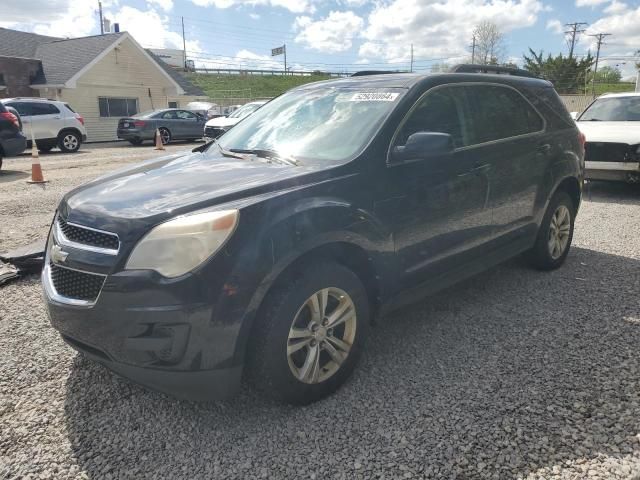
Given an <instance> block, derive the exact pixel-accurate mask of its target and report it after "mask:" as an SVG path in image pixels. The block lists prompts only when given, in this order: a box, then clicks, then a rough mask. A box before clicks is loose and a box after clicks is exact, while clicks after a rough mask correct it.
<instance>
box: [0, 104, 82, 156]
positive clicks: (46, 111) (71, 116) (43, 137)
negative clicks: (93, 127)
mask: <svg viewBox="0 0 640 480" xmlns="http://www.w3.org/2000/svg"><path fill="white" fill-rule="evenodd" d="M1 101H2V103H3V104H4V105H5V106H7V107H13V108H15V109H16V110H17V111H18V113H19V114H20V118H21V119H22V130H23V132H24V135H25V136H26V137H27V141H28V143H29V146H30V145H31V138H32V137H31V129H33V134H34V136H35V139H36V145H37V146H38V150H40V151H42V152H48V151H49V150H51V149H52V148H54V147H59V148H60V150H61V151H62V152H64V153H73V152H77V151H78V149H79V148H80V145H81V144H82V142H84V141H86V139H87V129H86V128H85V127H84V119H83V118H82V116H81V115H79V114H78V113H76V112H74V111H73V109H72V108H71V107H70V106H69V104H68V103H64V102H59V101H56V100H47V99H46V98H37V97H35V98H26V97H20V98H4V99H2V100H1Z"/></svg>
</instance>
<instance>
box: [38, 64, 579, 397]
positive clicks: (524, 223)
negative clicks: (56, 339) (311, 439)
mask: <svg viewBox="0 0 640 480" xmlns="http://www.w3.org/2000/svg"><path fill="white" fill-rule="evenodd" d="M583 154H584V150H583V136H582V135H581V134H580V133H579V131H578V129H577V127H576V125H575V123H574V122H573V120H572V119H571V117H570V116H569V113H568V112H567V111H566V109H565V108H564V106H563V104H562V102H561V101H560V98H559V97H558V95H557V94H556V92H555V91H554V89H553V87H552V85H551V84H550V83H549V82H547V81H543V80H538V79H532V78H524V77H517V76H515V75H514V76H510V75H504V74H501V75H488V74H459V73H448V74H439V75H414V74H394V75H378V76H359V77H352V78H346V79H339V80H332V81H327V82H318V83H312V84H308V85H305V86H301V87H298V88H295V89H293V90H291V91H289V92H288V93H285V94H283V95H281V96H279V97H277V98H276V99H274V100H272V101H271V102H270V103H268V104H267V105H265V106H264V107H262V108H261V109H259V110H258V111H256V112H255V113H254V114H253V115H251V116H250V117H247V118H246V119H245V120H243V121H242V122H241V123H239V124H238V125H237V126H236V127H235V128H233V129H232V130H230V131H229V132H227V133H226V134H225V135H224V136H223V137H221V138H220V139H219V140H218V141H217V142H210V143H207V144H205V145H201V146H200V147H197V148H196V149H194V150H193V152H189V153H187V154H182V155H174V156H170V157H166V158H163V159H158V160H154V161H151V162H147V163H143V164H140V165H136V166H132V167H130V168H129V169H125V170H122V171H119V172H116V173H113V174H111V175H108V176H105V177H102V178H101V179H98V180H95V181H93V182H91V183H89V184H87V185H84V186H81V187H79V188H77V189H75V190H73V191H72V192H70V193H68V194H67V195H66V196H65V197H64V198H63V199H62V201H61V203H60V205H59V207H58V210H57V213H56V216H55V220H54V223H53V226H52V229H51V234H50V236H49V239H48V244H47V249H46V261H45V268H44V272H43V275H42V279H43V285H44V290H45V292H46V299H47V302H46V303H47V308H48V311H49V315H50V318H51V322H52V324H53V326H54V327H55V328H56V329H58V330H59V331H60V333H61V334H62V338H64V340H66V341H67V342H68V343H69V344H70V345H71V346H72V347H73V348H75V349H77V350H79V351H81V352H84V353H85V354H86V355H87V356H88V357H90V358H92V359H94V360H96V361H98V362H101V363H103V364H104V365H106V366H108V367H109V368H111V369H113V370H114V371H116V372H118V373H120V374H122V375H124V376H126V377H129V378H131V379H133V380H135V381H137V382H139V383H142V384H144V385H147V386H149V387H151V388H154V389H158V390H161V391H164V392H168V393H171V394H174V395H177V396H180V397H185V398H191V399H210V398H219V397H223V396H228V395H230V394H232V393H233V392H235V391H236V390H237V388H238V386H239V384H240V378H241V376H243V375H244V377H245V378H247V379H248V380H249V381H250V382H252V383H253V385H255V386H256V387H257V388H258V389H260V390H262V391H264V392H266V393H267V394H269V395H272V396H275V397H276V398H279V399H282V400H284V401H286V402H291V403H294V404H304V403H308V402H312V401H315V400H318V399H320V398H322V397H324V396H326V395H328V394H330V393H331V392H333V391H334V390H336V389H337V388H338V387H339V386H340V385H341V384H342V383H343V382H344V381H345V380H346V379H347V378H348V377H349V375H350V374H351V372H352V370H353V369H354V367H355V365H356V362H357V360H358V357H359V356H360V354H361V352H362V351H363V349H364V348H365V340H366V337H367V334H368V332H369V327H370V322H371V321H372V319H373V318H374V317H376V316H379V315H380V314H381V313H384V312H387V311H389V310H391V309H393V308H396V307H398V306H401V305H404V304H406V303H408V302H412V301H415V300H416V299H419V298H421V297H422V296H423V295H426V294H429V293H433V292H435V291H437V290H439V289H442V288H444V287H446V286H449V285H451V284H452V283H454V282H457V281H459V280H461V279H463V278H466V277H469V276H471V275H474V274H476V273H478V272H480V271H481V270H485V269H487V268H489V267H491V266H493V265H496V264H497V263H500V262H502V261H504V260H506V259H508V258H510V257H513V256H514V255H518V254H521V253H524V254H526V257H527V258H528V260H529V261H530V262H531V264H532V265H533V266H535V267H536V268H539V269H543V270H550V269H555V268H558V267H560V266H561V265H562V264H563V262H564V261H565V258H566V257H567V254H568V252H569V248H570V245H571V239H572V235H573V228H574V220H575V217H576V213H577V211H578V208H579V206H580V201H581V192H582V180H583V168H584V164H583ZM549 281H553V279H551V278H550V279H549ZM425 368H428V367H425Z"/></svg>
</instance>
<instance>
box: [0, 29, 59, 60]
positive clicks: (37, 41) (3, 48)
mask: <svg viewBox="0 0 640 480" xmlns="http://www.w3.org/2000/svg"><path fill="white" fill-rule="evenodd" d="M56 40H60V38H56V37H47V36H45V35H38V34H35V33H29V32H20V31H19V30H10V29H8V28H0V56H4V57H21V58H36V57H35V55H36V50H37V49H38V47H39V46H40V45H42V44H43V43H47V42H55V41H56Z"/></svg>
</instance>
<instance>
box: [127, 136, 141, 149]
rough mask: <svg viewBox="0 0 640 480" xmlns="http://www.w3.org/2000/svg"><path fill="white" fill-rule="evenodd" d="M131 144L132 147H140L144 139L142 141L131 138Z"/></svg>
mask: <svg viewBox="0 0 640 480" xmlns="http://www.w3.org/2000/svg"><path fill="white" fill-rule="evenodd" d="M129 143H130V144H131V145H135V146H136V147H137V146H139V145H142V139H141V138H131V139H130V140H129Z"/></svg>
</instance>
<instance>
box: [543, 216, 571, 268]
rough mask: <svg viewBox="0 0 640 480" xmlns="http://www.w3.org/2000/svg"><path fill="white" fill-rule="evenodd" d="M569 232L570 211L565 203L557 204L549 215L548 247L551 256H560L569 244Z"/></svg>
mask: <svg viewBox="0 0 640 480" xmlns="http://www.w3.org/2000/svg"><path fill="white" fill-rule="evenodd" d="M570 233H571V213H570V212H569V209H568V208H567V207H566V206H565V205H559V206H558V208H557V209H556V211H555V212H554V213H553V215H552V216H551V224H550V225H549V239H548V247H549V254H550V255H551V258H552V259H554V260H557V259H558V258H560V257H561V256H562V255H563V254H564V252H565V250H566V249H567V245H568V244H569V235H570Z"/></svg>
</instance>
